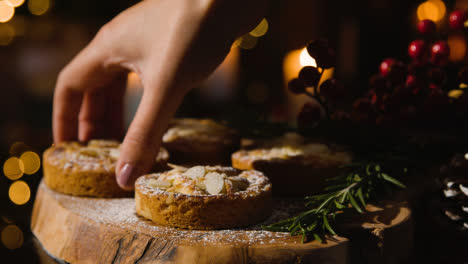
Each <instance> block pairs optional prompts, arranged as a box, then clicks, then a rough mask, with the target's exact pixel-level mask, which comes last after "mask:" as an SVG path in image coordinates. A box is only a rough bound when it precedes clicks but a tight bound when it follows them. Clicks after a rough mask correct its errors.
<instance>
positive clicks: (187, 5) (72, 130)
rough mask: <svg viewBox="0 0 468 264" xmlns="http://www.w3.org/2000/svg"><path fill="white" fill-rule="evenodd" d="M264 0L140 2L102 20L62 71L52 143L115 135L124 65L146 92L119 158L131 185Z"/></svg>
mask: <svg viewBox="0 0 468 264" xmlns="http://www.w3.org/2000/svg"><path fill="white" fill-rule="evenodd" d="M266 2H267V1H266V0H261V1H249V0H237V1H229V0H145V1H142V2H140V3H139V4H137V5H135V6H133V7H131V8H129V9H127V10H125V11H124V12H122V13H121V14H120V15H118V16H117V17H116V18H114V19H113V20H112V21H110V22H109V23H108V24H106V25H104V26H103V27H102V28H101V30H100V31H99V32H98V34H97V35H96V36H95V38H94V39H93V40H92V41H91V42H90V43H89V44H88V46H86V47H85V48H84V49H83V50H82V51H81V52H80V53H79V54H78V55H77V56H76V57H75V58H74V59H73V60H72V61H71V62H70V63H69V64H68V65H67V66H66V67H65V68H64V69H63V70H62V71H61V72H60V74H59V77H58V79H57V83H56V87H55V93H54V104H53V133H54V141H55V142H56V143H58V142H61V141H69V140H77V139H78V140H80V141H87V140H89V139H92V138H120V137H121V136H122V134H123V98H124V94H125V85H126V77H127V74H128V72H129V71H133V72H136V73H137V74H138V75H139V77H140V80H141V82H142V85H143V90H144V91H143V96H142V99H141V102H140V105H139V107H138V110H137V112H136V114H135V117H134V119H133V121H132V122H131V124H130V127H129V128H128V131H127V133H126V135H125V137H124V140H123V143H122V146H121V156H120V158H119V160H118V162H117V167H116V176H117V183H118V184H119V185H120V186H121V187H122V188H124V189H133V185H134V182H135V180H136V178H137V177H138V176H140V175H142V174H144V173H146V172H147V171H148V170H149V169H150V167H151V164H152V162H153V160H154V158H155V157H156V155H157V153H158V151H159V147H160V144H161V137H162V135H163V133H164V131H165V130H166V127H167V124H168V122H169V120H170V119H171V118H172V116H173V115H174V113H175V111H176V110H177V108H178V106H179V105H180V103H181V101H182V99H183V97H184V95H185V94H186V93H187V92H188V91H189V90H190V89H191V88H194V87H196V86H197V85H198V84H199V83H200V82H201V81H202V80H204V79H205V78H206V77H208V75H209V74H210V73H211V72H212V71H213V70H214V69H215V68H216V67H217V66H218V65H219V64H220V63H221V62H222V60H223V59H224V57H225V56H226V55H227V53H228V52H229V49H230V47H231V44H232V41H233V40H234V39H235V38H236V37H238V36H240V35H242V34H243V33H246V32H248V30H250V29H252V28H253V27H254V26H255V25H256V23H258V22H259V21H260V19H261V18H262V16H263V11H264V9H265V5H266Z"/></svg>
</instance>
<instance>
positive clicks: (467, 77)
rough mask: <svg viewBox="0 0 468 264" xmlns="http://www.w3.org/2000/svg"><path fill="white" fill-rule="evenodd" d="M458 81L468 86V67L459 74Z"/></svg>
mask: <svg viewBox="0 0 468 264" xmlns="http://www.w3.org/2000/svg"><path fill="white" fill-rule="evenodd" d="M458 80H459V81H460V83H464V84H468V66H466V67H464V68H463V69H461V70H460V71H459V72H458Z"/></svg>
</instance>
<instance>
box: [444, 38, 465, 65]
mask: <svg viewBox="0 0 468 264" xmlns="http://www.w3.org/2000/svg"><path fill="white" fill-rule="evenodd" d="M447 44H448V45H449V47H450V60H451V61H454V62H458V61H461V60H463V59H464V58H465V55H466V40H465V38H464V37H463V36H461V35H451V36H449V37H448V39H447Z"/></svg>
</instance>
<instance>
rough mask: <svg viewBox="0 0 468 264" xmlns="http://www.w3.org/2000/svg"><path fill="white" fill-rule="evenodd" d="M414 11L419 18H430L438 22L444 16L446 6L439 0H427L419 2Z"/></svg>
mask: <svg viewBox="0 0 468 264" xmlns="http://www.w3.org/2000/svg"><path fill="white" fill-rule="evenodd" d="M416 12H417V15H418V19H419V20H424V19H430V20H432V21H434V22H438V21H440V20H441V19H442V18H443V17H444V16H445V12H446V7H445V4H444V2H442V1H441V0H428V1H425V2H423V3H421V4H420V5H419V6H418V9H417V11H416Z"/></svg>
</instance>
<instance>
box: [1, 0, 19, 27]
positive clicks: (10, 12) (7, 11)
mask: <svg viewBox="0 0 468 264" xmlns="http://www.w3.org/2000/svg"><path fill="white" fill-rule="evenodd" d="M14 15H15V8H14V7H13V6H11V5H10V4H8V3H7V2H6V1H0V22H1V23H5V22H8V21H10V19H11V18H12V17H13V16H14Z"/></svg>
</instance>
